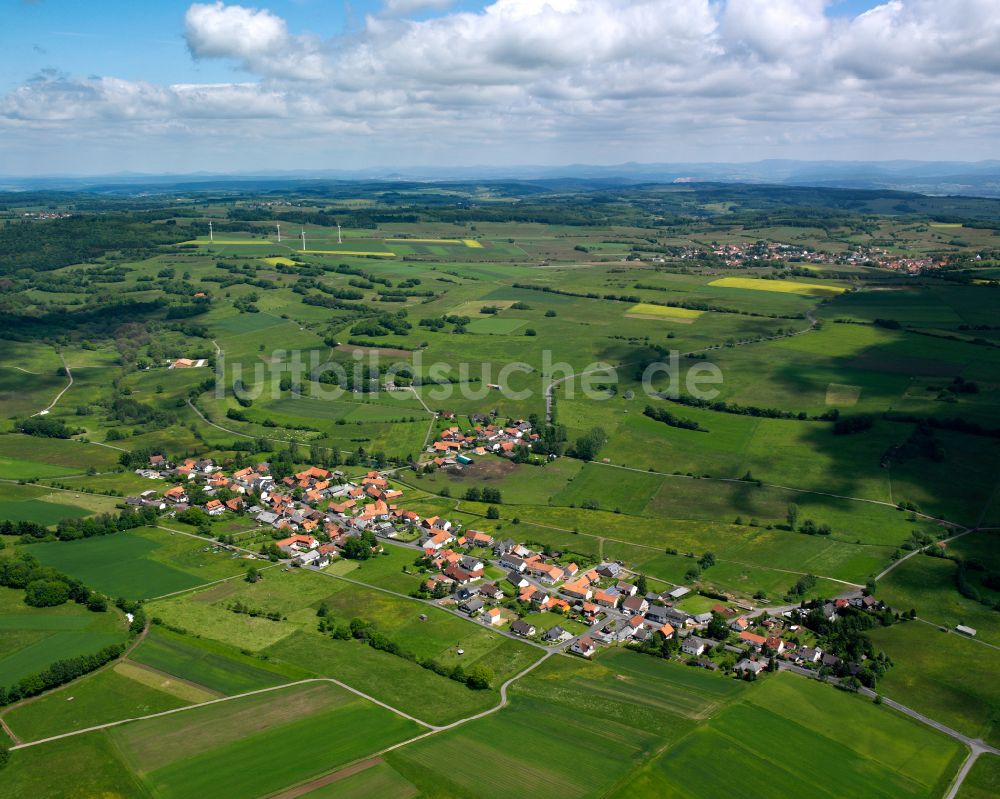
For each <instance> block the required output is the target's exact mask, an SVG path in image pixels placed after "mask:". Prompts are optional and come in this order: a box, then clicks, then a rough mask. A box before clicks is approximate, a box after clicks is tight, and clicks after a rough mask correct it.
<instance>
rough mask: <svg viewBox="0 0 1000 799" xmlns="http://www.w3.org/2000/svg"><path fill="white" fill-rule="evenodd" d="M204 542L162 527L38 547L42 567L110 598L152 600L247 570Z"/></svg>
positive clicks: (239, 562)
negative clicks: (106, 594) (62, 574)
mask: <svg viewBox="0 0 1000 799" xmlns="http://www.w3.org/2000/svg"><path fill="white" fill-rule="evenodd" d="M206 546H208V545H207V544H206V543H205V542H204V541H202V540H199V539H194V538H190V537H187V536H183V535H178V534H173V535H172V534H171V533H170V532H169V531H166V530H162V529H158V528H138V529H135V530H129V531H127V532H121V533H115V534H114V535H109V536H96V537H94V538H87V539H83V540H80V541H64V542H59V543H42V544H34V545H33V546H32V548H31V552H32V554H34V555H35V557H37V558H38V559H39V560H40V561H41V562H42V563H44V564H46V565H49V566H54V567H55V568H57V569H60V570H61V571H64V572H66V573H67V574H70V575H71V576H73V577H78V578H79V579H81V580H83V581H84V582H85V583H87V584H88V585H92V586H93V587H94V588H97V589H99V590H101V591H105V592H107V593H108V594H109V595H111V596H115V597H117V596H124V597H127V598H130V599H149V598H151V597H155V596H160V595H162V594H169V593H172V592H175V591H183V590H184V589H187V588H194V587H195V586H198V585H202V584H203V583H207V582H211V581H213V580H219V579H223V578H226V577H233V576H237V575H239V574H240V573H241V572H242V571H243V570H244V565H243V563H242V562H241V561H240V560H239V559H235V560H234V559H233V558H232V557H231V553H228V552H225V551H218V552H214V553H213V552H211V551H208V552H206V551H205V548H206Z"/></svg>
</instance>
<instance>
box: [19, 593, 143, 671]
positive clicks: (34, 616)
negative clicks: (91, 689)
mask: <svg viewBox="0 0 1000 799" xmlns="http://www.w3.org/2000/svg"><path fill="white" fill-rule="evenodd" d="M125 637H126V624H125V620H124V618H123V617H122V616H121V614H119V613H118V612H117V611H116V610H114V609H111V610H108V611H107V612H105V613H92V612H91V611H88V610H87V609H86V608H85V607H83V606H81V605H77V604H75V603H73V602H70V603H67V604H64V605H60V606H58V607H51V608H35V607H30V606H28V605H26V604H24V591H21V590H17V589H13V588H0V686H4V687H6V686H9V685H12V684H14V683H15V682H17V681H18V680H20V679H21V678H22V677H25V676H28V675H30V674H35V673H37V672H39V671H41V670H43V669H44V668H46V667H47V666H49V665H50V664H51V663H53V662H54V661H56V660H61V659H65V658H70V657H75V656H76V655H87V654H91V653H94V652H97V651H99V650H101V649H103V648H104V647H106V646H110V645H111V644H116V643H121V642H122V641H124V640H125Z"/></svg>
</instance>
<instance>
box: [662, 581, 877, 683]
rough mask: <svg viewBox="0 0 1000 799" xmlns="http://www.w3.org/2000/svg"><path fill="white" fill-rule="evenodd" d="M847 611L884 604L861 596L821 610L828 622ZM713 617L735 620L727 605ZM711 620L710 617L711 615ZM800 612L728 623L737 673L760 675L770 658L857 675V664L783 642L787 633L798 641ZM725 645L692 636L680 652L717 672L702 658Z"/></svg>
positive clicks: (739, 618)
mask: <svg viewBox="0 0 1000 799" xmlns="http://www.w3.org/2000/svg"><path fill="white" fill-rule="evenodd" d="M847 607H855V608H858V609H860V610H867V611H873V610H878V609H880V608H881V607H882V603H880V602H879V601H878V600H876V599H875V598H874V597H871V596H859V597H855V598H852V599H837V600H834V601H833V602H828V603H825V604H824V605H823V607H822V612H823V615H824V617H825V618H826V619H827V620H828V621H833V620H835V619H836V618H837V616H838V615H839V614H840V612H841V611H842V610H844V609H845V608H847ZM712 613H719V614H721V615H723V616H734V615H735V611H733V610H732V609H731V608H727V607H726V606H724V605H721V604H719V605H715V606H714V607H713V608H712ZM708 615H709V616H711V613H709V614H708ZM796 616H797V611H785V612H783V613H782V614H781V617H780V618H779V617H775V616H764V617H762V618H749V617H747V616H745V615H736V617H735V618H732V619H731V620H730V621H729V628H730V630H732V632H734V633H736V634H737V639H736V642H735V643H733V644H728V643H727V644H724V645H723V646H724V649H725V650H727V651H729V652H733V653H735V654H737V655H739V656H740V660H738V661H737V663H736V666H735V669H736V671H737V672H751V673H753V674H759V673H760V672H762V671H764V670H766V669H767V667H768V663H769V661H770V660H771V658H780V659H781V660H783V661H786V662H789V663H794V664H796V665H799V666H805V667H813V666H816V667H827V668H838V667H840V666H841V665H843V666H844V668H845V671H846V673H848V674H850V675H852V676H853V675H854V674H857V672H858V671H859V670H860V669H861V665H860V664H858V663H850V662H849V663H844V662H843V661H842V659H841V658H840V657H838V656H837V655H834V654H832V653H829V652H824V651H823V649H822V648H821V647H819V646H805V645H799V644H796V643H793V642H792V641H790V640H785V638H783V637H782V636H783V634H784V633H786V632H787V633H789V634H790V635H791V636H794V637H797V636H796V634H797V633H799V632H800V630H801V627H800V626H799V625H798V624H797V623H795V619H796ZM721 643H722V642H720V641H716V640H714V639H711V638H704V637H701V636H698V635H695V634H692V635H689V636H688V637H686V638H685V639H684V640H683V641H682V643H681V652H682V654H684V655H687V656H689V657H690V658H693V659H694V661H693V662H694V663H695V665H698V666H702V667H703V668H707V669H711V670H715V669H716V668H718V666H717V664H716V663H715V662H714V661H712V660H710V659H708V658H707V657H703V655H704V654H705V653H706V652H708V651H711V650H714V649H715V648H716V647H718V646H719V645H720V644H721Z"/></svg>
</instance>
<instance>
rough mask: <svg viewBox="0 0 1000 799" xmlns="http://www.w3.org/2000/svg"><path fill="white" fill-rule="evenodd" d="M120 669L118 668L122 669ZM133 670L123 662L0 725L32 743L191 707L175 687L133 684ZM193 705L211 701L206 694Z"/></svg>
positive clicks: (8, 715) (17, 712)
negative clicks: (102, 725) (160, 687)
mask: <svg viewBox="0 0 1000 799" xmlns="http://www.w3.org/2000/svg"><path fill="white" fill-rule="evenodd" d="M123 667H124V668H123ZM133 676H136V675H135V672H134V671H131V670H130V669H129V668H128V665H127V663H126V662H122V663H118V664H116V665H115V666H113V667H111V668H105V669H102V670H101V671H98V672H95V673H93V674H90V675H87V676H86V677H84V678H83V679H81V680H78V681H77V682H75V683H73V685H71V686H66V687H63V688H61V689H59V690H58V691H53V692H52V693H48V694H45V695H44V696H42V697H39V698H38V699H36V700H35V701H33V702H28V703H26V704H23V705H19V706H18V707H16V708H14V709H13V710H12V711H9V712H7V713H5V714H3V720H4V722H5V723H6V724H7V726H8V727H10V728H11V729H12V730H13V731H14V732H15V734H16V735H17V736H18V737H19V738H20V739H21V740H22V741H37V740H39V739H41V738H48V737H50V736H53V735H60V734H62V733H66V732H72V731H73V730H81V729H85V728H87V727H93V726H96V725H98V724H105V723H108V722H111V721H118V720H119V719H127V718H136V717H138V716H148V715H150V714H152V713H160V712H163V711H165V710H172V709H174V708H178V707H184V706H185V705H188V704H191V702H190V701H186V700H185V699H183V698H181V697H180V696H177V695H176V694H177V693H183V691H181V690H178V689H177V688H176V687H175V686H172V685H169V684H168V685H166V686H165V687H166V688H167V690H158V689H157V688H154V687H151V686H149V685H146V684H144V683H142V682H139V681H138V680H136V679H133ZM191 695H192V698H193V697H197V699H195V701H205V700H206V699H211V698H214V697H213V696H212V695H210V694H206V695H204V696H198V695H197V694H196V693H195V692H191Z"/></svg>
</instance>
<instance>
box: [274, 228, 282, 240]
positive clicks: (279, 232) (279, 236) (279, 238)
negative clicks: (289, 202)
mask: <svg viewBox="0 0 1000 799" xmlns="http://www.w3.org/2000/svg"><path fill="white" fill-rule="evenodd" d="M275 227H276V228H278V244H281V225H275Z"/></svg>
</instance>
